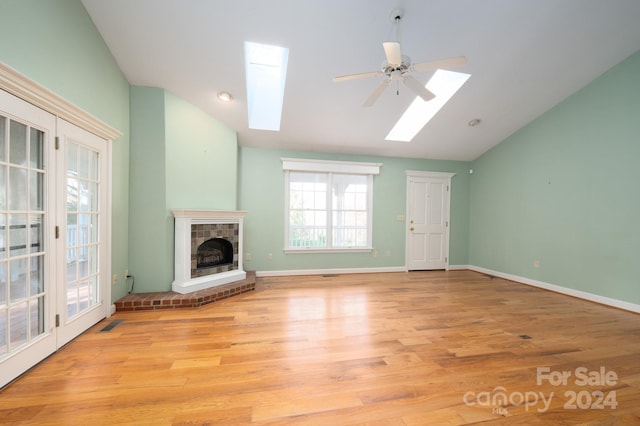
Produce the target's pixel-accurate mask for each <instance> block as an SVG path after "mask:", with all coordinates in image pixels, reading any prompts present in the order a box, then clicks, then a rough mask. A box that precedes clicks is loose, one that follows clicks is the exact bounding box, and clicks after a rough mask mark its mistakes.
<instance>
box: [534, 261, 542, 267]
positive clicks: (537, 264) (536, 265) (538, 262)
mask: <svg viewBox="0 0 640 426" xmlns="http://www.w3.org/2000/svg"><path fill="white" fill-rule="evenodd" d="M533 267H534V268H539V267H540V261H539V260H534V261H533Z"/></svg>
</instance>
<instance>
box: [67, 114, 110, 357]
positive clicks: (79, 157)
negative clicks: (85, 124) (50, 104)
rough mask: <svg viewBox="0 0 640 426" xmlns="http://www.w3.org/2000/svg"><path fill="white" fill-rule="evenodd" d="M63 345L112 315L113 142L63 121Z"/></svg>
mask: <svg viewBox="0 0 640 426" xmlns="http://www.w3.org/2000/svg"><path fill="white" fill-rule="evenodd" d="M58 137H59V149H58V164H60V167H59V168H58V181H59V182H60V188H63V190H64V197H61V199H63V200H64V202H63V203H60V205H58V211H59V217H60V220H59V221H58V224H59V238H58V246H57V255H58V262H57V265H58V283H59V285H58V318H57V320H58V323H59V326H60V328H59V329H58V346H62V345H64V344H65V343H67V342H68V341H70V340H71V339H73V338H74V337H76V336H77V335H79V334H80V333H82V332H83V331H85V330H86V329H88V328H89V327H91V326H92V325H94V324H95V323H97V322H98V321H100V320H101V319H102V318H104V317H105V316H106V306H107V305H108V301H107V300H106V299H107V297H106V296H107V294H106V290H107V288H108V287H107V285H108V282H109V272H108V269H107V246H108V245H107V244H106V241H107V227H106V226H105V221H106V220H107V218H106V217H105V216H106V214H105V212H106V211H107V185H106V182H107V168H108V167H107V155H106V149H107V142H106V141H105V140H104V139H102V138H99V137H98V136H95V135H93V134H92V133H89V132H87V131H85V130H83V129H81V128H79V127H77V126H75V125H72V124H70V123H68V122H66V121H64V120H60V119H59V120H58Z"/></svg>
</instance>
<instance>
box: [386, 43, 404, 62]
mask: <svg viewBox="0 0 640 426" xmlns="http://www.w3.org/2000/svg"><path fill="white" fill-rule="evenodd" d="M382 47H384V54H385V55H386V56H387V63H388V64H389V65H400V64H402V53H401V52H400V43H398V42H396V41H387V42H384V43H382Z"/></svg>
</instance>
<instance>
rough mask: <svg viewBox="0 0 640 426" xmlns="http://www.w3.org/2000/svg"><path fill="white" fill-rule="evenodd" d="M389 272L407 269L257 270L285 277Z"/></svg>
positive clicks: (395, 267)
mask: <svg viewBox="0 0 640 426" xmlns="http://www.w3.org/2000/svg"><path fill="white" fill-rule="evenodd" d="M387 272H406V270H405V267H404V266H388V267H381V268H333V269H297V270H286V271H256V277H285V276H296V275H325V274H379V273H387Z"/></svg>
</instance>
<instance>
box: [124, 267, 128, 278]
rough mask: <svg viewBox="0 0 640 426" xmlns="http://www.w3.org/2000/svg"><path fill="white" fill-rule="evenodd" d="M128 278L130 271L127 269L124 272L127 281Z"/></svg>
mask: <svg viewBox="0 0 640 426" xmlns="http://www.w3.org/2000/svg"><path fill="white" fill-rule="evenodd" d="M128 276H129V270H128V269H125V270H124V279H125V280H126V279H127V277H128Z"/></svg>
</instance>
